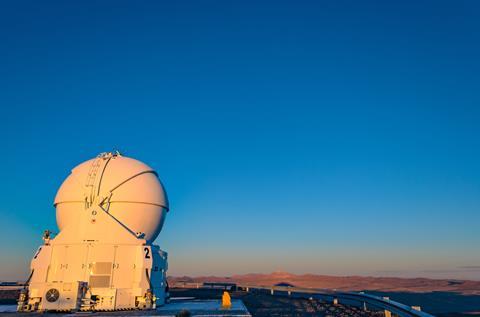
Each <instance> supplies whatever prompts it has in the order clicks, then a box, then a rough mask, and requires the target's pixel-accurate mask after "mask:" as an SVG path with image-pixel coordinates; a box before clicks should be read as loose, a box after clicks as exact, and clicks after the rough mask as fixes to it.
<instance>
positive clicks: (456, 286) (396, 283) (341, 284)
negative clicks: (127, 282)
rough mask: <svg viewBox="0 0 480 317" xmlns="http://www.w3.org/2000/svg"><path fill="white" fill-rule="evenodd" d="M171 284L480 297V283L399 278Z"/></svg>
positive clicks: (287, 277)
mask: <svg viewBox="0 0 480 317" xmlns="http://www.w3.org/2000/svg"><path fill="white" fill-rule="evenodd" d="M169 281H170V283H177V282H193V283H202V282H206V281H210V282H235V283H239V284H249V285H257V286H260V285H262V286H271V285H275V284H278V283H289V284H292V285H293V286H296V287H305V288H320V289H321V288H326V289H337V290H345V291H362V290H372V291H381V292H458V293H461V294H465V295H480V281H466V280H452V279H428V278H397V277H365V276H329V275H315V274H303V275H296V274H291V273H286V272H274V273H271V274H245V275H233V276H231V277H218V276H199V277H170V278H169Z"/></svg>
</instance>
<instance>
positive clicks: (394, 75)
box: [0, 0, 480, 280]
mask: <svg viewBox="0 0 480 317" xmlns="http://www.w3.org/2000/svg"><path fill="white" fill-rule="evenodd" d="M0 39H1V40H0V120H1V121H0V133H1V134H0V135H1V147H0V153H1V155H0V173H1V175H2V178H1V182H0V197H1V203H0V216H1V218H0V219H1V220H0V221H1V224H2V230H1V233H0V250H1V254H0V261H1V262H0V279H3V280H9V279H10V280H14V279H23V278H25V277H26V275H27V271H28V265H29V261H30V259H31V257H32V255H33V252H34V250H35V249H36V248H37V246H38V245H39V244H40V243H41V235H42V232H43V230H44V229H47V228H49V229H52V230H54V231H55V230H56V224H55V211H54V208H53V206H52V203H53V198H54V196H55V193H56V190H57V188H58V187H59V185H60V184H61V182H62V181H63V179H64V178H65V177H66V176H67V175H68V173H69V171H70V169H71V168H73V167H74V166H75V165H77V164H78V163H80V162H82V161H84V160H87V159H89V158H92V157H94V156H95V155H97V154H98V153H99V152H103V151H109V150H113V149H120V151H122V152H123V154H124V155H126V156H131V157H134V158H137V159H140V160H142V161H144V162H146V163H148V164H149V165H151V166H152V167H154V168H155V169H156V170H157V171H158V173H159V174H160V177H161V179H162V181H163V182H164V184H165V186H166V188H167V191H168V194H169V197H170V201H171V211H170V213H169V215H168V218H167V222H166V224H165V227H164V230H163V232H162V233H161V234H160V236H159V238H158V239H157V243H159V244H160V246H161V247H162V248H164V249H166V250H168V251H169V258H170V274H174V275H181V274H190V275H199V274H216V275H225V274H234V273H247V272H271V271H275V270H283V271H289V272H293V273H304V272H311V273H319V274H338V275H344V274H362V275H388V276H391V275H393V276H430V277H457V278H472V279H480V252H479V245H480V164H479V163H480V124H479V123H480V58H479V56H480V4H479V3H478V1H450V2H443V1H431V2H430V1H418V0H415V1H395V3H394V4H387V3H386V1H375V2H371V1H351V2H347V1H289V2H283V1H272V2H264V1H251V2H250V1H232V2H229V1H218V2H211V1H191V2H189V1H140V2H138V1H130V2H123V1H114V2H108V1H100V3H98V1H59V2H49V1H3V2H1V4H0Z"/></svg>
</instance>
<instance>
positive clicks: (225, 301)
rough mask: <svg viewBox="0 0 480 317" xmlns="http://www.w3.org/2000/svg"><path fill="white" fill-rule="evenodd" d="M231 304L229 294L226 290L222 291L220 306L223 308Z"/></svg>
mask: <svg viewBox="0 0 480 317" xmlns="http://www.w3.org/2000/svg"><path fill="white" fill-rule="evenodd" d="M231 306H232V300H231V298H230V294H228V292H227V291H225V292H223V295H222V307H223V308H230V307H231Z"/></svg>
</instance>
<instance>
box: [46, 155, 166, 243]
mask: <svg viewBox="0 0 480 317" xmlns="http://www.w3.org/2000/svg"><path fill="white" fill-rule="evenodd" d="M54 206H55V208H56V215H57V225H58V227H59V229H60V230H62V229H63V228H65V227H66V226H68V225H69V224H71V223H75V222H76V219H78V217H79V216H80V215H81V213H82V212H84V211H85V210H86V209H88V208H90V207H91V206H101V208H102V209H103V210H104V211H105V212H108V213H109V214H110V215H111V216H113V217H114V218H115V219H116V220H117V221H119V222H120V223H121V224H123V225H124V226H125V227H127V228H128V229H129V230H130V231H132V232H133V233H135V234H139V235H141V236H143V237H144V238H145V239H146V240H147V241H153V240H155V238H156V237H157V236H158V234H159V233H160V230H161V229H162V226H163V223H164V221H165V217H166V214H167V211H168V199H167V195H166V192H165V189H164V188H163V185H162V183H161V182H160V180H159V179H158V176H157V173H156V172H155V171H154V170H153V169H152V168H151V167H149V166H148V165H146V164H144V163H142V162H140V161H137V160H135V159H132V158H128V157H124V156H121V155H120V154H118V153H115V154H113V153H103V154H100V155H99V156H98V157H97V158H94V159H91V160H88V161H86V162H84V163H82V164H80V165H78V166H77V167H75V168H74V169H73V170H72V173H71V174H70V175H69V176H68V177H67V179H65V181H64V182H63V184H62V185H61V186H60V189H59V190H58V192H57V195H56V197H55V202H54Z"/></svg>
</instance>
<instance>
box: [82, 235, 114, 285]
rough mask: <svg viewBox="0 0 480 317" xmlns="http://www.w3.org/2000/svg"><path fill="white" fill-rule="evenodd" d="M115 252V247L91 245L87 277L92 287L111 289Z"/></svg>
mask: <svg viewBox="0 0 480 317" xmlns="http://www.w3.org/2000/svg"><path fill="white" fill-rule="evenodd" d="M114 250H115V249H114V246H113V245H96V244H90V245H89V247H88V260H87V263H88V268H87V277H88V284H89V286H90V287H93V288H108V287H110V285H111V279H112V271H113V270H112V269H113V261H114V254H115V252H114Z"/></svg>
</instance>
